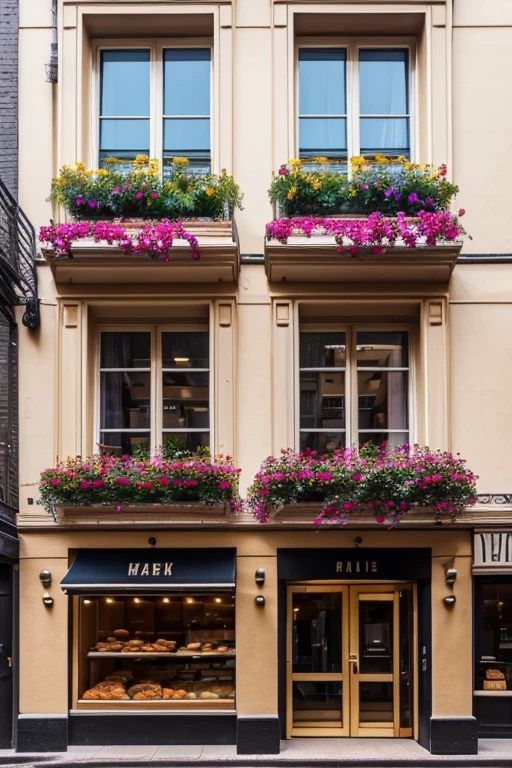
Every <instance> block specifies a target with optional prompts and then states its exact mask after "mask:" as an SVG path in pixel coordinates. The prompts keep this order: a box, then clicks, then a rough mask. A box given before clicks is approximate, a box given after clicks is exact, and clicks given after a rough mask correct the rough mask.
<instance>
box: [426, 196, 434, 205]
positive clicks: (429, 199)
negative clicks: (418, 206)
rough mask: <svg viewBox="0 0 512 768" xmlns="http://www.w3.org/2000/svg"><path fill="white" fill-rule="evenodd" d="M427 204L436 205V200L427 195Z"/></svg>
mask: <svg viewBox="0 0 512 768" xmlns="http://www.w3.org/2000/svg"><path fill="white" fill-rule="evenodd" d="M425 205H434V201H433V200H432V198H431V197H427V199H426V200H425Z"/></svg>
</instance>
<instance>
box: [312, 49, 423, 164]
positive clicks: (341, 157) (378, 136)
mask: <svg viewBox="0 0 512 768" xmlns="http://www.w3.org/2000/svg"><path fill="white" fill-rule="evenodd" d="M410 77H411V75H410V50H409V48H404V47H389V48H387V47H386V48H380V47H379V48H376V47H364V46H361V45H359V44H355V43H351V44H348V45H346V46H343V47H315V48H312V47H307V48H306V47H301V48H299V53H298V79H299V82H298V150H299V157H300V158H303V159H305V160H307V159H312V158H315V157H319V156H321V157H327V158H328V159H329V160H331V161H333V162H336V163H339V164H340V166H341V168H342V169H343V168H345V167H346V163H347V160H348V158H349V157H351V156H357V155H364V156H366V157H371V156H373V155H375V154H381V155H384V156H388V157H396V156H398V155H403V156H405V157H407V158H410V157H411V114H410V101H411V99H410Z"/></svg>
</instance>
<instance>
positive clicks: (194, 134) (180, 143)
mask: <svg viewBox="0 0 512 768" xmlns="http://www.w3.org/2000/svg"><path fill="white" fill-rule="evenodd" d="M197 150H203V151H204V152H209V150H210V119H209V118H206V119H205V120H202V119H198V120H181V119H177V120H169V119H167V120H164V152H167V153H168V154H169V153H171V154H172V153H175V154H176V153H178V152H181V153H182V154H185V155H186V153H187V152H188V151H191V152H192V151H197Z"/></svg>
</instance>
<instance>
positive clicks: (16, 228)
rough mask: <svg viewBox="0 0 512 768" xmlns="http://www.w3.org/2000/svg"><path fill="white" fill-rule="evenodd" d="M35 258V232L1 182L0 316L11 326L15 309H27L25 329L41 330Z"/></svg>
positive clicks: (24, 318) (24, 316)
mask: <svg viewBox="0 0 512 768" xmlns="http://www.w3.org/2000/svg"><path fill="white" fill-rule="evenodd" d="M35 257H36V237H35V232H34V228H33V226H32V224H31V223H30V221H29V220H28V218H27V217H26V216H25V214H24V213H23V211H22V209H21V208H20V206H19V205H18V203H17V201H16V200H15V199H14V197H13V196H12V195H11V193H10V192H9V190H8V189H7V187H6V186H5V184H4V183H3V182H2V180H1V179H0V313H1V314H2V315H3V316H4V317H5V318H6V320H7V322H8V323H9V325H10V326H14V325H15V324H16V320H15V315H14V308H15V307H16V306H19V305H24V306H25V312H24V314H23V318H22V322H23V325H26V326H27V328H30V330H36V329H37V328H39V322H40V319H39V304H38V298H37V275H36V269H35Z"/></svg>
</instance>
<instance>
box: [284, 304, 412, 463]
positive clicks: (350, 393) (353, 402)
mask: <svg viewBox="0 0 512 768" xmlns="http://www.w3.org/2000/svg"><path fill="white" fill-rule="evenodd" d="M296 327H297V333H296V338H295V360H296V361H297V362H296V367H295V445H296V449H297V451H300V450H301V447H300V445H301V440H300V437H301V432H302V430H301V426H300V416H301V413H300V373H301V370H302V369H301V367H300V334H301V332H303V331H306V332H307V331H312V332H315V331H317V332H323V333H328V332H331V333H333V332H336V331H339V332H342V333H345V339H346V356H345V430H344V432H345V436H346V437H345V445H346V446H347V447H350V446H351V445H354V444H357V441H358V433H359V424H358V409H359V393H358V384H357V349H356V347H357V344H356V340H357V333H359V332H372V331H374V332H381V331H383V332H386V331H390V332H391V331H403V332H406V333H407V334H408V351H409V361H408V362H409V366H408V368H407V370H408V373H409V376H408V385H407V406H408V408H407V422H408V428H407V429H397V430H387V429H380V430H379V429H375V432H376V433H377V432H378V433H379V434H382V433H383V432H408V433H409V440H408V442H409V444H410V445H414V443H416V442H417V415H416V414H417V403H418V397H417V395H416V392H417V370H416V361H417V354H418V353H417V339H416V332H415V331H416V329H415V327H414V325H412V324H410V323H386V322H378V320H376V321H375V322H373V323H371V322H366V323H361V322H357V321H356V322H353V323H350V322H339V323H336V322H325V323H323V322H322V323H318V322H313V323H309V322H307V321H306V322H303V321H300V316H299V322H298V323H297V326H296ZM322 370H323V369H322ZM325 370H327V371H329V370H332V369H329V368H326V369H325ZM379 370H382V371H383V372H386V371H389V370H391V371H392V370H394V369H392V368H391V369H388V368H382V369H379ZM304 431H310V432H315V433H319V432H329V433H333V432H339V433H340V434H343V430H342V429H340V430H337V429H334V428H329V429H327V428H326V429H323V430H322V429H311V430H304ZM363 431H364V432H365V433H367V432H369V431H371V430H363Z"/></svg>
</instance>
